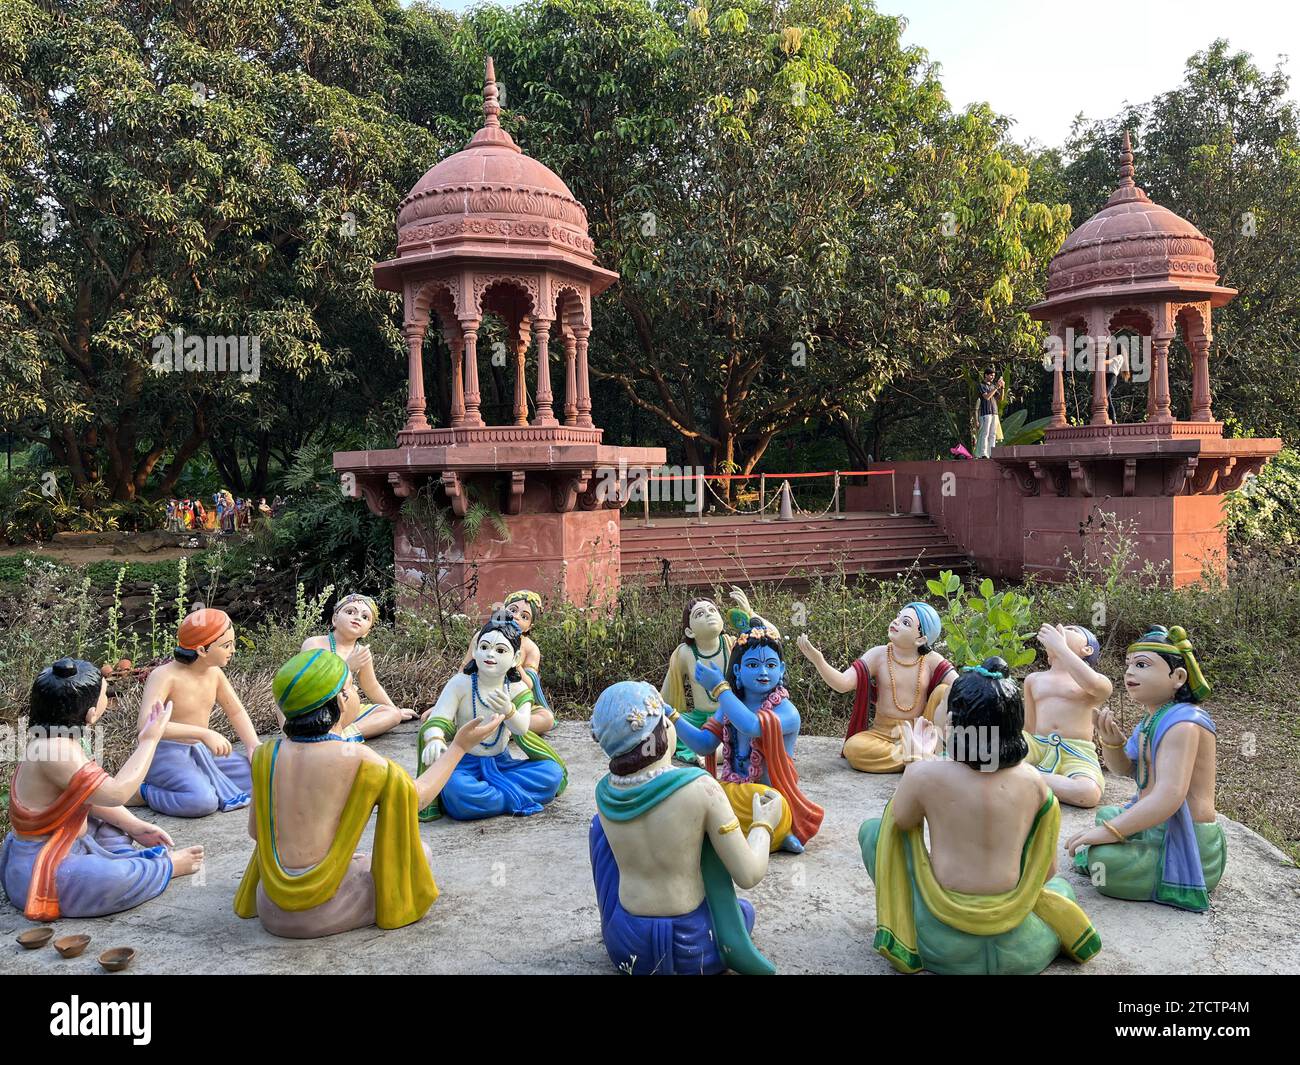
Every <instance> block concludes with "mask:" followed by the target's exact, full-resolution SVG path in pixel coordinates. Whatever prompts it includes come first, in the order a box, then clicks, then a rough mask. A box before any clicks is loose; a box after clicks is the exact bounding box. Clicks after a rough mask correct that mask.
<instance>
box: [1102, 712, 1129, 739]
mask: <svg viewBox="0 0 1300 1065" xmlns="http://www.w3.org/2000/svg"><path fill="white" fill-rule="evenodd" d="M1097 736H1098V738H1099V739H1100V740H1101V742H1102V743H1104V744H1105V745H1106V746H1107V747H1123V746H1124V744H1125V743H1126V742H1127V741H1128V737H1127V736H1126V735H1124V730H1123V729H1122V728H1120V725H1119V721H1118V720H1117V719H1116V717H1115V711H1114V710H1112V709H1111V708H1110V707H1106V708H1104V709H1103V710H1101V711H1099V712H1098V714H1097Z"/></svg>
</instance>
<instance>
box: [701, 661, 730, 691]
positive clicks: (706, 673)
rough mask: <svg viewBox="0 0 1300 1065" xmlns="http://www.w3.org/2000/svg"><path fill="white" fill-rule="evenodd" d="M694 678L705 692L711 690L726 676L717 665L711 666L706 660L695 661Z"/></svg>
mask: <svg viewBox="0 0 1300 1065" xmlns="http://www.w3.org/2000/svg"><path fill="white" fill-rule="evenodd" d="M695 679H696V680H697V681H699V682H700V686H701V687H703V688H704V690H705V691H706V692H711V691H713V689H714V688H716V687H717V686H718V685H719V684H721V683H722V682H723V681H725V680H726V679H727V678H726V677H724V676H723V675H722V670H720V669H719V668H718V667H717V666H711V665H709V664H708V663H707V662H696V663H695Z"/></svg>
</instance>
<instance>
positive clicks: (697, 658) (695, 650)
mask: <svg viewBox="0 0 1300 1065" xmlns="http://www.w3.org/2000/svg"><path fill="white" fill-rule="evenodd" d="M687 646H688V647H690V649H691V654H693V655H694V656H695V661H697V662H712V661H713V660H714V659H715V658H717V657H718V655H720V654H722V652H723V651H725V650H726V649H727V645H726V644H725V643H723V642H722V637H721V636H719V637H718V649H717V650H716V651H714V652H713V654H711V655H702V654H700V649H699V648H698V647H696V646H695V641H694V640H692V641H691V642H690V643H689V644H687Z"/></svg>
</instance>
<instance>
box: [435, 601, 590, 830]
mask: <svg viewBox="0 0 1300 1065" xmlns="http://www.w3.org/2000/svg"><path fill="white" fill-rule="evenodd" d="M522 642H523V632H522V631H521V630H520V628H519V624H518V622H516V621H515V619H514V618H513V617H511V616H510V615H509V614H508V613H506V612H505V611H504V610H500V611H498V612H497V613H496V614H494V615H493V617H492V620H491V621H489V622H488V623H487V624H486V625H484V626H483V627H482V628H481V629H479V631H478V635H477V636H476V637H475V640H474V660H473V661H472V662H470V663H469V665H467V666H466V667H465V668H464V670H463V671H462V672H460V673H457V674H456V675H455V676H454V677H452V678H451V680H449V681H447V684H446V687H444V688H443V689H442V694H441V695H439V696H438V702H437V704H436V705H434V706H432V707H430V708H429V709H428V710H426V711H425V712H424V719H425V720H424V724H423V725H422V726H421V727H420V733H419V736H418V738H417V751H418V752H419V755H418V758H419V761H418V764H419V765H420V766H428V765H432V764H433V763H434V762H435V761H437V759H438V758H439V757H440V756H441V755H442V752H443V751H444V750H446V745H447V744H446V741H447V737H448V736H450V735H452V734H454V733H455V732H456V730H457V729H458V728H461V727H463V726H464V725H465V724H467V723H468V722H470V721H472V720H473V719H474V718H476V717H487V716H491V715H493V714H501V715H503V717H504V720H503V721H502V723H501V725H500V727H499V728H497V729H496V730H495V731H494V732H493V734H492V735H491V736H489V737H488V738H487V739H485V740H484V741H483V742H482V743H480V744H478V745H477V746H475V747H474V748H473V750H471V751H470V752H469V756H468V757H466V758H465V759H463V760H462V761H461V762H460V764H459V765H457V766H456V771H455V772H454V773H452V775H451V779H450V780H449V781H447V785H446V787H445V788H443V789H442V794H441V795H440V796H439V798H438V801H437V802H436V803H429V804H428V805H426V806H425V807H424V808H423V809H421V810H420V819H421V820H423V821H432V820H434V819H435V818H437V817H439V816H441V814H446V815H447V816H448V817H450V818H451V819H452V820H454V821H475V820H478V819H480V818H484V817H496V816H498V815H500V814H514V815H517V816H525V815H528V814H536V813H540V812H541V810H542V807H543V806H545V805H546V804H547V803H549V802H550V801H551V800H552V799H554V798H555V797H556V796H557V795H559V794H560V792H562V791H563V790H564V786H565V784H566V783H567V782H568V773H567V772H566V770H565V768H564V763H563V762H562V761H561V760H560V756H559V755H558V754H556V753H555V750H554V748H552V747H551V746H550V744H548V743H547V742H546V741H545V740H544V739H542V738H541V737H540V736H538V735H537V734H536V733H534V732H531V731H529V724H530V722H531V714H532V706H533V693H532V689H531V688H529V687H528V685H527V684H525V683H524V682H523V678H522V677H521V676H520V673H519V666H520V662H521V661H522V658H523V655H522V653H521V650H520V647H521V644H522ZM512 739H513V740H514V742H515V743H516V744H517V745H518V746H519V747H520V748H521V749H522V750H523V752H524V753H525V754H526V755H527V756H528V758H527V760H523V759H517V758H514V757H512V756H511V754H510V752H509V751H508V750H507V747H508V746H509V743H510V741H511V740H512Z"/></svg>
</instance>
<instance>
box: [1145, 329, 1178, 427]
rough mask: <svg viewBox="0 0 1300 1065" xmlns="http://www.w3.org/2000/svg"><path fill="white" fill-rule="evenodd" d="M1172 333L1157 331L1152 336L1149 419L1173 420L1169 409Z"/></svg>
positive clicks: (1148, 402)
mask: <svg viewBox="0 0 1300 1065" xmlns="http://www.w3.org/2000/svg"><path fill="white" fill-rule="evenodd" d="M1172 340H1173V336H1172V334H1169V333H1156V334H1155V335H1154V336H1152V338H1151V361H1152V363H1153V364H1154V365H1152V367H1151V386H1150V387H1149V388H1148V389H1147V410H1148V414H1147V420H1148V421H1153V422H1171V421H1173V420H1174V416H1173V414H1172V413H1171V412H1170V409H1169V344H1170V341H1172Z"/></svg>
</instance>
